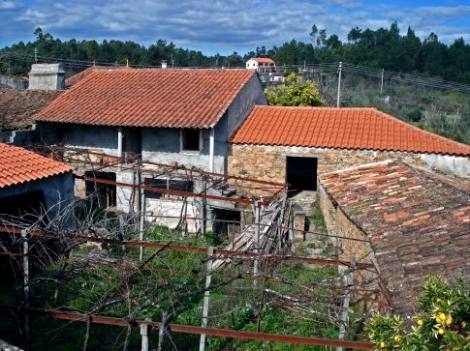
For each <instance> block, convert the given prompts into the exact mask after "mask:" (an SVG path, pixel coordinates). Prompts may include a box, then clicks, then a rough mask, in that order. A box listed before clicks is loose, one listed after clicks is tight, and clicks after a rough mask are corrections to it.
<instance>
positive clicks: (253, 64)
mask: <svg viewBox="0 0 470 351" xmlns="http://www.w3.org/2000/svg"><path fill="white" fill-rule="evenodd" d="M275 67H276V65H275V64H274V61H273V60H272V59H270V58H269V57H252V58H251V59H249V60H248V61H246V69H254V70H256V71H258V72H272V71H274V69H275Z"/></svg>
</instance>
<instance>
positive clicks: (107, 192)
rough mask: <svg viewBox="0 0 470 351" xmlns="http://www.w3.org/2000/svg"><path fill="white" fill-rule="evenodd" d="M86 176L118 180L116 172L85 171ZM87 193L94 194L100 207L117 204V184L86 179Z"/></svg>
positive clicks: (88, 194)
mask: <svg viewBox="0 0 470 351" xmlns="http://www.w3.org/2000/svg"><path fill="white" fill-rule="evenodd" d="M85 177H87V178H96V179H103V180H110V181H113V182H115V181H116V173H114V172H93V171H87V172H85ZM85 191H86V195H87V196H90V195H94V196H95V198H96V203H95V205H97V206H98V208H108V207H115V206H116V185H111V184H103V183H98V182H95V181H93V180H87V181H85Z"/></svg>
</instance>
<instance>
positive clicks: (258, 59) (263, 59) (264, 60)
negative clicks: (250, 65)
mask: <svg viewBox="0 0 470 351" xmlns="http://www.w3.org/2000/svg"><path fill="white" fill-rule="evenodd" d="M253 60H255V61H256V62H258V63H274V61H273V60H272V59H270V58H269V57H253Z"/></svg>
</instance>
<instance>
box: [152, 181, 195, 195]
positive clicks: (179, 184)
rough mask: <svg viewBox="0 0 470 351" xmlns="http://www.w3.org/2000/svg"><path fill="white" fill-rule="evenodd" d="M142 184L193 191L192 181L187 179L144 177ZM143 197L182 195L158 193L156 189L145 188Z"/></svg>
mask: <svg viewBox="0 0 470 351" xmlns="http://www.w3.org/2000/svg"><path fill="white" fill-rule="evenodd" d="M144 184H145V185H147V186H155V187H158V188H163V189H166V190H179V191H186V192H191V193H192V192H193V189H194V183H193V182H190V181H187V180H170V179H154V178H145V179H144ZM145 197H146V198H147V199H182V198H183V196H179V195H174V194H164V193H158V192H156V191H150V190H145Z"/></svg>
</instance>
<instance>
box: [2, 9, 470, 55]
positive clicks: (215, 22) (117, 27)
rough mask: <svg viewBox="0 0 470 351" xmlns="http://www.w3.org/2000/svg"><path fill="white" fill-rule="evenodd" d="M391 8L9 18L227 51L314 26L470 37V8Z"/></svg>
mask: <svg viewBox="0 0 470 351" xmlns="http://www.w3.org/2000/svg"><path fill="white" fill-rule="evenodd" d="M0 1H1V0H0ZM6 3H13V2H12V1H3V2H0V6H1V4H6ZM390 4H392V3H390ZM390 4H389V5H386V4H385V5H384V4H383V3H382V5H381V4H380V3H379V4H377V6H374V7H372V6H369V7H366V6H361V2H360V1H359V0H317V1H316V2H312V1H309V0H286V1H282V2H281V1H274V0H225V1H220V0H214V1H200V0H178V1H154V0H134V1H132V2H130V1H122V0H107V1H99V0H81V1H73V0H59V1H55V2H52V1H46V0H36V1H34V2H33V3H32V5H29V6H23V7H22V8H18V9H17V10H16V11H17V15H16V16H15V17H14V18H8V19H7V21H9V22H12V21H16V22H18V24H17V27H18V26H22V30H23V32H24V31H26V33H28V34H27V37H28V38H30V37H31V33H32V31H33V29H34V28H35V27H37V26H42V27H43V29H45V30H47V31H50V32H51V33H52V34H53V35H54V36H58V37H61V38H64V39H67V38H71V37H75V38H77V39H91V38H94V39H98V40H100V39H122V40H135V41H138V42H140V43H144V44H150V43H152V42H155V40H157V39H158V38H164V39H167V40H171V41H174V42H175V43H176V44H177V45H180V46H187V47H191V48H198V49H208V50H209V51H211V52H216V51H219V52H221V53H229V52H231V51H233V50H237V51H245V50H249V49H253V48H254V47H256V46H262V45H265V46H267V47H270V46H272V45H280V44H282V43H283V42H284V41H287V40H290V39H292V38H295V39H298V40H308V33H309V32H310V29H311V26H312V25H313V24H316V25H317V26H318V27H320V28H326V29H327V31H328V34H333V33H335V34H338V35H339V36H340V37H341V38H343V39H345V38H346V35H347V33H348V32H349V30H350V29H351V28H352V27H354V26H359V27H361V28H366V27H370V28H373V29H377V28H379V27H388V26H389V25H390V24H391V23H392V22H393V21H394V20H397V21H398V23H399V25H400V27H401V29H402V30H406V28H407V27H408V25H411V26H412V27H413V28H414V29H416V32H417V33H418V34H422V35H423V36H427V34H429V32H431V31H434V32H437V33H438V34H439V36H440V37H441V38H443V39H444V40H448V41H452V39H453V38H455V37H457V36H458V35H459V33H468V32H470V24H469V23H468V21H467V25H466V26H463V27H462V25H457V24H456V23H455V21H453V19H455V18H456V17H458V16H462V13H467V11H470V6H463V5H462V6H456V7H444V6H437V7H430V6H427V7H421V8H412V9H400V8H397V7H393V5H390ZM4 6H5V5H4ZM8 6H12V5H8ZM4 26H5V31H3V32H2V30H1V29H2V24H0V42H1V41H2V40H9V39H10V38H8V37H7V36H8V35H12V33H13V35H14V34H16V33H14V30H13V29H11V28H10V27H11V26H8V25H7V24H5V25H4ZM23 28H26V29H23ZM454 35H455V36H454Z"/></svg>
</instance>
